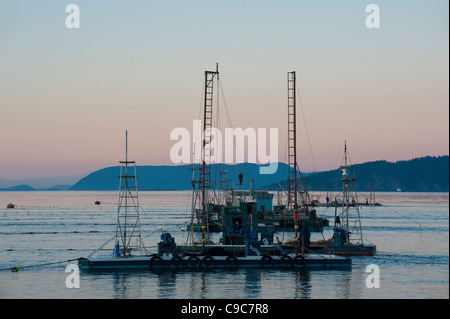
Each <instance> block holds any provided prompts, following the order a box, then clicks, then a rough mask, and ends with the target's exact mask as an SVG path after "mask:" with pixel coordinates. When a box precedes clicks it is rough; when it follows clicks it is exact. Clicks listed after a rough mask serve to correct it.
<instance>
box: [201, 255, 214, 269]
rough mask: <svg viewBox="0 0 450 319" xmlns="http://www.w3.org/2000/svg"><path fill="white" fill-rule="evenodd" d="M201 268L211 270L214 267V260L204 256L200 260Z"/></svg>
mask: <svg viewBox="0 0 450 319" xmlns="http://www.w3.org/2000/svg"><path fill="white" fill-rule="evenodd" d="M202 266H203V267H205V268H211V267H213V266H214V258H212V257H211V256H209V255H208V256H205V257H203V260H202Z"/></svg>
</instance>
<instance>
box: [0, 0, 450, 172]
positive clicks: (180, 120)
mask: <svg viewBox="0 0 450 319" xmlns="http://www.w3.org/2000/svg"><path fill="white" fill-rule="evenodd" d="M69 4H77V5H78V7H79V10H80V16H79V17H80V27H79V28H67V26H66V18H67V17H68V16H69V14H70V12H69V13H67V12H66V6H67V5H69ZM369 4H376V5H378V7H379V9H380V11H379V17H380V27H379V28H367V26H366V18H367V17H368V16H369V14H371V13H367V12H366V6H367V5H369ZM448 6H449V3H448V1H444V0H431V1H429V0H428V1H425V0H420V1H419V0H398V1H381V0H371V1H356V0H352V1H333V0H323V1H312V0H310V1H306V0H305V1H299V0H297V1H283V0H282V1H266V0H259V1H250V0H248V1H235V0H230V1H203V0H193V1H181V0H173V1H153V0H149V1H138V0H135V1H106V0H96V1H85V0H70V1H57V0H55V1H32V0H29V1H23V0H0V150H1V153H0V154H1V155H0V178H4V179H23V178H36V177H47V176H48V177H54V176H72V175H78V174H84V173H89V172H92V171H95V170H97V169H101V168H104V167H108V166H114V165H118V163H119V161H120V160H123V159H124V156H125V155H124V152H125V150H124V148H125V147H124V144H125V143H124V141H125V130H128V157H129V159H130V160H135V161H136V162H137V164H138V165H175V164H173V163H172V161H171V158H170V150H171V148H172V147H173V146H174V144H175V143H176V141H172V140H170V133H171V131H172V130H173V129H175V128H186V129H188V130H189V131H190V132H191V133H192V121H193V120H194V119H199V112H200V110H201V107H202V94H203V85H204V71H205V70H215V67H216V63H218V64H219V72H220V81H221V85H222V88H223V94H222V92H220V93H221V94H220V96H221V97H220V98H219V111H218V112H219V115H220V116H222V117H224V118H223V119H221V120H220V123H222V125H224V126H225V127H230V125H229V123H228V122H227V118H226V117H225V116H224V115H225V114H226V111H225V110H224V106H225V105H226V108H227V109H228V112H229V115H230V118H231V120H232V125H233V127H242V128H244V129H245V128H249V127H252V128H255V129H257V128H267V129H269V128H278V153H279V155H278V157H279V160H280V161H282V162H284V161H286V156H285V155H284V154H286V136H287V72H290V71H296V74H297V86H298V93H299V97H300V99H299V101H301V103H298V104H297V114H298V115H297V139H298V144H297V145H298V150H297V154H298V161H299V167H300V169H301V170H302V171H322V170H330V169H335V168H337V167H338V166H339V165H340V164H341V161H342V156H343V148H344V143H345V141H347V145H348V149H349V153H350V157H351V160H352V162H353V163H363V162H367V161H375V160H388V161H398V160H408V159H411V158H415V157H421V156H427V155H431V156H438V155H448V154H449V95H448V86H449V83H448V78H449V64H448V61H449V59H448V58H449V43H448V36H449V35H448V26H449V16H448V11H449V8H448ZM221 107H222V108H221ZM303 115H304V116H303ZM305 124H306V126H305Z"/></svg>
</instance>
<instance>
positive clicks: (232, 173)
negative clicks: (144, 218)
mask: <svg viewBox="0 0 450 319" xmlns="http://www.w3.org/2000/svg"><path fill="white" fill-rule="evenodd" d="M260 166H266V165H259V164H252V163H242V164H235V165H229V164H212V165H211V179H212V180H213V182H214V181H219V180H220V172H228V179H229V180H230V183H231V184H230V185H235V184H236V183H237V179H238V175H239V174H240V173H242V174H243V176H244V178H243V186H240V187H243V188H245V189H249V188H250V179H253V180H254V187H255V188H261V187H263V186H265V185H268V184H271V183H275V182H278V181H280V180H282V179H284V178H285V177H286V176H288V171H289V170H288V169H289V167H288V165H286V164H284V163H278V170H277V172H276V173H275V174H259V168H260ZM191 168H192V165H178V166H169V165H166V166H165V165H161V166H137V167H136V171H137V181H138V189H140V190H190V189H192V184H191V182H190V180H192V170H191ZM196 173H197V172H196ZM119 174H120V167H119V166H113V167H107V168H103V169H100V170H98V171H95V172H93V173H91V174H89V175H88V176H86V177H84V178H82V179H81V180H79V181H78V182H77V183H75V184H74V185H73V186H72V187H71V188H70V189H69V190H117V189H118V186H119V179H118V176H119ZM195 178H197V176H196V177H195ZM222 179H224V177H222ZM215 187H217V185H216V186H215Z"/></svg>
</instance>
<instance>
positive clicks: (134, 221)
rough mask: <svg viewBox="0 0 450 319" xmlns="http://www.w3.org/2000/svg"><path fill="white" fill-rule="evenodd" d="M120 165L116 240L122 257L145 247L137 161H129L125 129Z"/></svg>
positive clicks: (140, 251)
mask: <svg viewBox="0 0 450 319" xmlns="http://www.w3.org/2000/svg"><path fill="white" fill-rule="evenodd" d="M120 165H121V167H120V176H119V203H118V211H117V227H116V239H115V242H116V243H117V244H119V245H120V244H121V246H122V247H121V249H120V252H121V255H120V256H121V257H128V256H130V255H131V251H132V250H133V251H138V252H139V253H140V254H141V255H142V253H143V250H144V249H145V247H144V244H143V242H142V237H141V224H140V218H139V199H138V190H137V176H136V162H135V161H128V131H125V161H120ZM130 166H131V169H130ZM129 180H133V181H134V183H133V182H132V183H130V182H129Z"/></svg>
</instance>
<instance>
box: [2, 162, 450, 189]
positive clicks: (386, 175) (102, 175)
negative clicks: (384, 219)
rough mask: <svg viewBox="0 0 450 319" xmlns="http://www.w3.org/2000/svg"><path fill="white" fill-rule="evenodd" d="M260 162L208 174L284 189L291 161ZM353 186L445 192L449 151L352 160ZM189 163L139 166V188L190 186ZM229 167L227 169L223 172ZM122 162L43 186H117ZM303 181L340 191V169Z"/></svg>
mask: <svg viewBox="0 0 450 319" xmlns="http://www.w3.org/2000/svg"><path fill="white" fill-rule="evenodd" d="M260 166H263V165H258V164H251V163H242V164H235V165H229V164H213V165H211V177H212V179H213V180H217V183H219V180H220V179H222V180H223V181H224V180H225V179H226V178H227V179H228V183H229V186H231V187H236V188H240V189H249V188H250V180H251V179H253V181H254V188H255V189H266V190H278V189H279V187H280V185H281V187H282V188H284V189H285V190H286V189H287V176H288V171H289V167H288V165H286V164H284V163H279V164H278V170H277V172H276V173H275V174H271V175H261V174H259V167H260ZM354 167H355V174H356V179H357V181H356V183H357V189H358V190H359V191H369V190H370V189H371V185H372V187H373V190H375V191H385V192H392V191H397V190H401V191H404V192H448V191H449V156H448V155H446V156H426V157H421V158H415V159H411V160H407V161H397V162H388V161H384V160H380V161H374V162H366V163H362V164H355V165H354ZM190 168H192V165H177V166H169V165H160V166H157V165H145V166H137V175H138V176H137V177H138V189H139V190H190V189H192V184H191V182H190V180H192V170H190ZM221 172H227V175H225V174H223V173H222V174H221ZM119 173H120V167H119V166H113V167H107V168H103V169H100V170H97V171H95V172H93V173H91V174H89V175H87V176H86V177H83V178H81V179H80V180H78V181H77V182H76V183H74V184H73V185H55V186H53V187H48V188H44V189H37V190H45V191H58V190H70V191H101V190H117V188H118V184H119V180H118V177H119ZM240 173H242V174H243V176H244V178H243V185H242V186H241V185H237V182H238V175H239V174H240ZM300 174H301V176H302V181H303V183H304V184H305V185H306V187H307V190H309V191H327V190H328V191H339V190H342V182H341V181H339V178H340V177H341V172H340V170H339V169H338V168H337V169H335V170H330V171H324V172H317V173H300ZM221 175H222V176H221ZM33 190H36V189H35V188H33V187H31V186H29V185H17V186H11V187H5V188H0V191H33Z"/></svg>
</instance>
